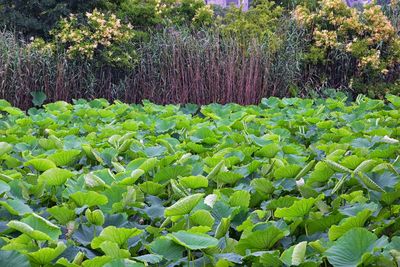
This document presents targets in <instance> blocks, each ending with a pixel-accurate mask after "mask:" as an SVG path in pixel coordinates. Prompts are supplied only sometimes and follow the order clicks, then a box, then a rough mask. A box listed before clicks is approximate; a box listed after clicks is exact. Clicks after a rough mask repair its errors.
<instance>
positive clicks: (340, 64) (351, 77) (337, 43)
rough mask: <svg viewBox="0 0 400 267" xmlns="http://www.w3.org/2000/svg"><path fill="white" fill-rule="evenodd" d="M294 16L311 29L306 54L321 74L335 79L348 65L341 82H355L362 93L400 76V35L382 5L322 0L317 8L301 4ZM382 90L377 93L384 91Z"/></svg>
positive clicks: (357, 89)
mask: <svg viewBox="0 0 400 267" xmlns="http://www.w3.org/2000/svg"><path fill="white" fill-rule="evenodd" d="M294 16H295V19H296V20H297V21H298V22H299V24H300V25H301V26H303V27H304V28H305V29H307V30H308V37H307V38H306V39H305V41H306V42H307V43H308V45H309V49H308V53H306V54H305V57H304V58H305V60H306V63H307V64H309V65H312V66H315V67H317V68H318V69H319V72H320V74H319V78H322V79H323V78H324V77H325V78H327V79H328V80H329V79H330V80H332V79H335V76H337V73H338V72H337V71H336V70H337V69H339V68H342V69H345V71H344V72H343V75H344V76H345V77H344V80H343V79H341V80H340V82H341V85H342V86H349V87H352V86H353V85H354V86H353V89H355V90H356V91H357V92H362V93H367V92H368V91H370V90H367V87H368V86H370V87H371V88H373V87H374V86H376V85H379V84H382V83H385V82H393V81H395V80H396V79H398V78H399V75H398V66H399V63H400V60H399V59H400V37H399V35H398V34H397V32H396V29H395V28H394V27H393V25H392V24H391V22H390V20H389V19H388V18H387V17H386V16H385V15H384V13H383V11H382V9H381V7H380V6H378V5H373V4H371V5H366V6H365V7H364V8H363V9H362V10H358V9H355V8H349V7H347V5H346V4H345V3H344V2H343V1H342V0H327V1H320V2H319V5H318V7H317V9H316V10H312V9H309V8H307V7H305V6H298V7H297V8H296V10H295V12H294ZM321 70H325V71H326V72H325V73H323V72H322V71H321ZM343 81H347V82H348V84H346V83H343ZM360 85H361V86H360ZM376 87H377V88H381V86H376ZM378 91H379V90H378V89H377V91H376V92H373V94H375V95H380V94H381V93H380V92H378Z"/></svg>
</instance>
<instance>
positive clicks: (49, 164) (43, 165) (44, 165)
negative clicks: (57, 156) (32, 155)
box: [24, 159, 57, 172]
mask: <svg viewBox="0 0 400 267" xmlns="http://www.w3.org/2000/svg"><path fill="white" fill-rule="evenodd" d="M24 166H32V167H33V168H34V169H35V170H37V171H41V172H44V171H47V170H48V169H52V168H55V167H57V166H56V164H55V163H54V162H53V161H51V160H49V159H31V160H28V161H27V162H25V163H24Z"/></svg>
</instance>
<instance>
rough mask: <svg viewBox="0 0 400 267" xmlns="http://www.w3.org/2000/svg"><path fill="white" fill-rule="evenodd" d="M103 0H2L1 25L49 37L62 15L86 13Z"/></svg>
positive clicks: (28, 33) (25, 33) (26, 33)
mask: <svg viewBox="0 0 400 267" xmlns="http://www.w3.org/2000/svg"><path fill="white" fill-rule="evenodd" d="M105 2H106V1H103V0H57V1H55V0H26V1H21V0H17V1H15V0H0V25H1V27H2V28H4V27H5V28H7V29H8V30H15V31H17V32H21V33H23V34H24V35H25V36H28V37H31V36H35V37H46V38H48V37H49V31H50V30H51V29H52V28H53V27H55V26H56V24H57V23H58V21H59V20H60V17H66V16H68V15H69V14H70V13H77V14H79V13H84V12H86V11H90V10H93V8H95V7H96V6H97V5H104V4H105Z"/></svg>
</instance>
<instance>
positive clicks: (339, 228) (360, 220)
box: [328, 209, 372, 240]
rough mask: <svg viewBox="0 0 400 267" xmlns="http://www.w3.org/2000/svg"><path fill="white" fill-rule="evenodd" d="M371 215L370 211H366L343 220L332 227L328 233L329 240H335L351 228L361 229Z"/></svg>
mask: <svg viewBox="0 0 400 267" xmlns="http://www.w3.org/2000/svg"><path fill="white" fill-rule="evenodd" d="M371 213H372V211H371V210H368V209H366V210H363V211H361V212H359V213H358V214H357V215H356V216H353V217H349V218H345V219H343V220H342V221H341V222H340V223H339V225H332V226H331V228H330V229H329V232H328V236H329V239H330V240H336V239H338V238H339V237H341V236H342V235H344V234H345V233H346V232H347V231H349V230H350V229H352V228H356V227H363V226H364V224H365V222H366V221H367V220H368V218H369V216H371Z"/></svg>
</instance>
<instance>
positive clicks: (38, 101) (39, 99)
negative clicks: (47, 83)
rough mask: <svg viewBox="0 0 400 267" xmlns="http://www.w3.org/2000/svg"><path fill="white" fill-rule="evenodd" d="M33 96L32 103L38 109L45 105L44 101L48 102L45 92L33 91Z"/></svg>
mask: <svg viewBox="0 0 400 267" xmlns="http://www.w3.org/2000/svg"><path fill="white" fill-rule="evenodd" d="M31 96H32V103H33V104H34V105H35V106H38V107H39V106H41V105H43V103H44V101H46V99H47V96H46V94H45V93H44V92H43V91H32V92H31Z"/></svg>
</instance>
